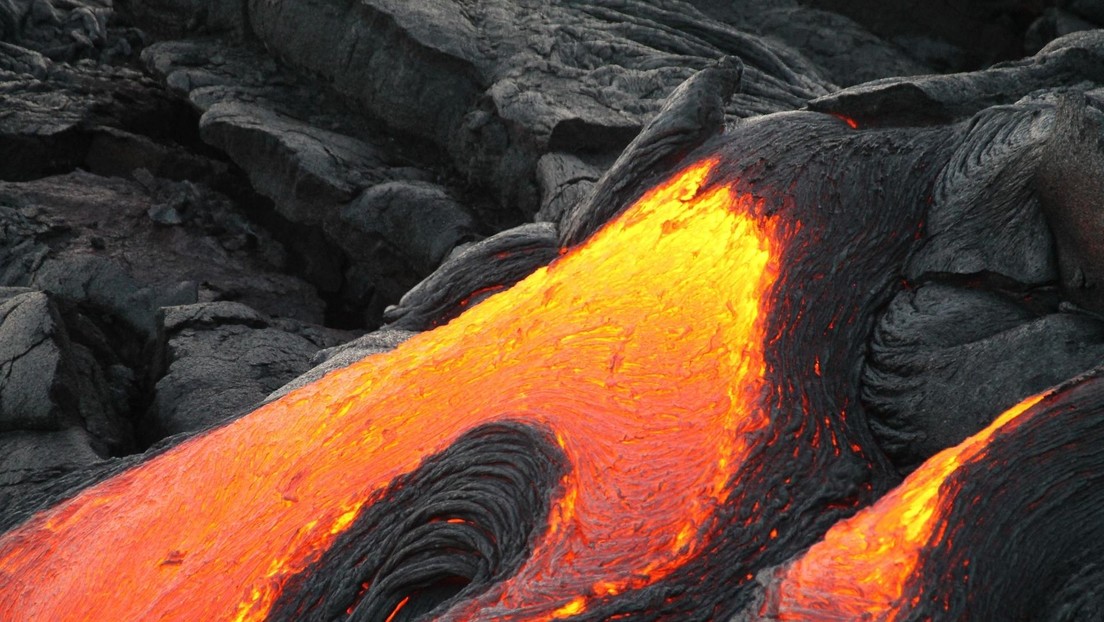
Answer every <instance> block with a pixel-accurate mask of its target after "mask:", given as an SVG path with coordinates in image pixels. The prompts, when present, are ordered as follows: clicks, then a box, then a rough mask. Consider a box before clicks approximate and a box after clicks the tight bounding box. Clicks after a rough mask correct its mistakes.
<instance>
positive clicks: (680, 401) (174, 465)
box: [0, 161, 792, 621]
mask: <svg viewBox="0 0 1104 622" xmlns="http://www.w3.org/2000/svg"><path fill="white" fill-rule="evenodd" d="M715 165H716V162H715V161H705V162H702V163H699V164H696V165H694V166H691V167H689V168H687V169H686V170H685V171H683V172H682V173H680V174H678V175H676V176H674V177H673V178H672V179H671V180H670V181H668V182H666V183H665V184H663V185H661V186H659V187H657V188H655V189H653V190H652V191H650V192H649V193H648V194H647V195H645V196H644V197H643V198H642V199H640V200H639V201H638V202H637V203H636V204H635V205H634V206H632V207H631V208H629V209H628V210H627V211H626V212H625V213H623V214H622V215H621V216H620V217H619V218H617V219H616V220H614V221H613V222H611V223H610V224H609V225H607V226H606V227H605V228H604V229H602V230H601V231H600V232H598V233H597V234H595V235H594V236H593V237H592V238H591V239H590V240H588V241H587V242H586V243H584V244H583V245H581V246H579V247H577V248H575V249H572V250H571V251H570V252H568V253H566V254H565V255H564V256H563V257H561V258H560V259H559V260H558V261H556V262H555V263H553V264H552V265H551V266H549V267H548V268H545V269H540V270H538V271H537V272H536V273H534V274H533V275H531V276H530V277H529V278H527V279H525V280H524V281H522V282H520V283H519V284H517V285H516V286H514V287H512V288H511V289H509V290H506V291H504V292H502V293H499V294H496V295H494V296H492V297H490V298H488V299H487V300H485V301H484V302H482V303H480V304H479V305H478V306H475V307H473V308H472V309H470V310H468V311H467V312H465V313H464V314H463V315H461V316H460V317H459V318H457V319H456V320H454V321H452V322H451V323H449V324H448V325H446V326H443V327H441V328H439V329H436V330H434V331H431V332H428V333H423V334H421V335H418V336H416V337H413V338H411V339H410V340H409V341H407V342H406V343H404V344H402V345H401V346H399V347H398V348H397V349H396V350H394V351H392V352H390V353H387V354H382V355H378V356H374V357H371V358H369V359H365V360H363V361H361V362H359V363H357V364H355V365H353V366H350V367H348V368H345V369H343V370H340V371H337V372H333V373H331V374H329V375H328V376H326V377H325V378H323V379H322V380H320V381H318V382H316V383H314V384H312V385H310V386H308V387H306V388H304V389H301V390H299V391H296V392H294V393H291V394H290V395H288V396H286V397H284V398H283V399H281V400H279V401H277V402H274V403H272V404H269V405H266V406H264V407H262V408H261V409H259V410H257V411H255V412H253V413H251V414H250V415H247V416H245V417H243V418H241V419H238V420H236V421H234V422H232V423H229V424H227V425H225V426H223V427H221V428H217V429H214V430H211V431H209V432H207V433H204V434H202V435H200V436H197V437H195V438H192V439H190V440H188V441H186V442H183V443H181V444H180V445H178V446H176V447H173V448H171V449H169V450H167V451H165V452H163V453H161V454H159V455H156V456H153V457H151V458H149V459H148V460H147V461H145V462H144V463H142V464H139V465H137V466H135V467H133V468H131V469H129V470H127V471H124V472H122V473H121V474H119V475H117V476H115V477H113V478H112V479H109V480H107V481H105V482H102V483H100V484H98V485H96V486H94V487H92V488H89V489H86V490H84V491H83V492H81V493H80V494H79V495H77V496H75V497H74V498H72V499H70V500H68V501H66V502H63V503H61V504H60V505H58V506H56V507H54V508H52V509H49V510H47V511H44V512H42V513H40V514H38V515H35V516H34V517H32V518H31V519H30V520H29V521H28V522H26V523H24V524H23V525H21V526H20V527H18V528H16V529H14V530H13V531H11V532H8V533H7V534H5V535H3V536H2V538H0V584H4V585H5V589H4V590H3V592H2V593H0V618H3V619H4V620H55V621H61V620H77V619H80V620H149V619H162V620H262V619H265V618H266V617H267V616H268V615H269V612H270V609H271V608H272V606H273V604H274V603H275V602H276V601H277V600H278V599H279V598H280V597H281V594H282V591H283V590H284V588H285V585H286V584H287V583H288V581H289V579H290V578H292V577H294V576H295V575H296V574H298V573H300V572H303V571H304V570H305V569H307V568H308V567H309V566H310V565H311V564H312V563H315V562H316V561H317V560H318V559H319V558H320V557H321V556H322V555H323V554H324V552H325V551H326V550H327V549H328V548H329V547H330V546H331V545H332V544H333V542H334V541H335V539H336V538H338V537H339V536H340V535H341V534H342V533H343V532H345V531H346V530H347V529H348V528H349V527H350V525H352V524H354V522H355V521H356V520H357V519H358V516H360V515H361V514H362V513H363V512H364V511H365V510H366V509H367V508H370V507H371V506H372V505H373V504H375V503H377V502H379V501H380V499H381V497H382V495H383V494H384V492H385V491H387V490H388V487H389V486H392V485H393V484H394V483H395V482H396V481H397V478H401V477H402V476H404V474H408V473H411V472H413V471H415V470H416V469H418V468H419V465H422V464H423V463H424V462H425V461H426V460H427V459H429V458H431V457H433V456H436V455H438V454H441V452H443V451H445V450H446V449H447V448H448V447H449V446H450V445H451V444H453V443H454V442H456V441H457V439H460V438H461V437H463V435H465V434H466V433H469V432H471V431H472V430H476V429H478V428H480V426H486V425H489V424H496V423H501V422H512V423H517V424H521V425H524V426H530V427H532V428H534V429H540V430H548V431H550V437H551V438H554V439H555V444H556V445H558V448H554V449H556V451H558V452H562V455H563V456H565V457H566V461H567V464H568V468H567V469H566V470H565V473H564V475H563V477H562V478H561V479H560V480H559V482H558V487H554V490H552V491H550V492H549V493H548V494H549V495H551V497H550V506H549V508H550V509H549V511H548V513H547V517H546V518H545V519H544V524H543V525H542V526H540V527H539V529H538V532H539V533H538V534H537V537H535V538H534V539H533V542H532V544H531V552H530V553H529V554H528V555H527V557H526V558H525V559H524V561H523V562H522V563H521V564H520V567H519V568H518V569H517V571H516V572H514V573H513V574H512V576H510V577H509V578H507V580H505V581H503V582H501V583H499V584H497V585H495V586H494V587H492V588H490V589H489V590H488V591H486V592H485V593H484V594H482V595H481V596H480V597H479V599H478V600H469V601H466V602H465V601H462V602H459V603H458V604H455V605H454V607H453V609H452V610H451V611H449V612H443V614H444V615H445V616H446V617H448V616H451V617H454V618H462V619H474V618H480V617H499V618H501V617H508V616H510V615H524V617H527V618H532V619H551V618H557V617H567V616H571V615H574V614H579V613H581V612H584V611H586V610H587V608H588V607H589V606H590V604H591V601H592V600H593V599H596V598H602V597H607V596H609V595H612V594H617V593H619V592H622V591H625V590H632V589H637V588H640V587H642V586H646V585H649V584H652V583H654V582H656V581H658V580H660V579H662V578H663V577H665V576H667V575H669V574H671V573H672V572H673V571H674V570H675V569H677V568H678V567H679V566H680V565H682V564H684V563H685V562H686V560H688V559H689V558H691V557H693V556H694V555H696V554H698V553H700V551H699V548H700V547H701V546H702V544H701V543H702V542H703V538H701V535H702V534H703V533H705V532H706V531H708V530H709V529H711V528H712V527H714V526H715V525H714V522H715V521H716V520H717V518H716V510H717V508H718V507H719V506H720V505H722V504H723V502H724V500H725V499H726V498H727V496H728V493H729V492H730V487H731V485H732V482H733V481H734V476H735V475H736V474H737V473H738V472H739V471H740V469H741V466H742V463H743V462H744V460H745V458H746V457H747V455H748V453H749V452H750V451H751V450H752V447H751V439H752V438H753V437H754V435H755V433H756V432H758V431H761V430H763V429H764V428H765V427H766V426H767V425H768V423H769V420H768V413H767V412H766V409H765V408H764V406H763V403H764V402H765V399H764V395H765V394H766V392H767V391H768V388H767V387H766V383H765V381H764V375H765V367H766V363H765V359H764V350H765V348H766V344H767V338H766V331H767V328H766V327H767V321H766V318H767V317H768V315H769V313H770V310H771V304H772V300H773V298H772V291H773V290H772V288H773V286H774V284H775V282H776V280H777V278H778V274H779V258H780V255H781V252H782V250H783V249H784V247H785V244H786V236H787V235H789V234H790V233H791V231H790V229H792V226H789V227H787V226H784V225H782V224H779V223H778V222H777V221H778V220H779V219H777V218H769V217H766V216H761V215H758V214H759V213H760V212H761V210H758V209H755V202H754V201H753V200H752V199H751V198H749V197H748V196H746V195H742V194H738V193H737V192H736V191H734V190H732V189H731V188H729V187H726V186H707V185H705V184H704V182H705V180H706V178H707V176H708V175H709V174H710V171H711V170H712V169H713V168H714V167H715ZM640 249H646V252H640ZM450 520H453V519H450ZM454 520H456V521H459V522H462V520H461V519H454ZM771 537H773V534H772V536H771ZM363 580H365V581H370V580H371V577H367V578H364V579H363ZM406 602H407V599H403V600H400V601H399V602H398V603H397V604H396V605H395V606H394V608H393V609H394V611H392V615H394V614H395V613H397V612H398V611H399V610H400V609H401V608H402V607H403V606H404V605H405V604H406ZM356 605H357V603H356V602H350V603H349V607H350V609H349V610H350V612H351V611H353V608H354V606H356ZM308 617H309V616H308Z"/></svg>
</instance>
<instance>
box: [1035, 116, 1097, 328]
mask: <svg viewBox="0 0 1104 622" xmlns="http://www.w3.org/2000/svg"><path fill="white" fill-rule="evenodd" d="M1086 103H1088V102H1087V101H1086V100H1085V99H1084V98H1083V97H1080V96H1072V97H1068V98H1065V99H1063V100H1062V101H1061V103H1060V104H1059V106H1058V111H1057V114H1056V115H1055V117H1056V118H1055V121H1054V130H1053V131H1052V132H1051V134H1050V136H1049V137H1048V141H1047V144H1046V146H1045V148H1044V149H1043V153H1042V165H1041V166H1040V167H1039V169H1038V171H1037V173H1036V175H1035V178H1034V180H1033V181H1034V186H1035V187H1036V188H1037V189H1038V193H1039V199H1040V204H1041V207H1042V210H1043V213H1044V214H1045V215H1046V220H1047V224H1049V225H1050V232H1051V233H1052V234H1053V236H1054V244H1055V246H1056V247H1057V255H1058V272H1059V275H1060V276H1061V285H1062V293H1063V294H1064V295H1065V297H1066V298H1067V299H1068V300H1070V301H1071V302H1074V303H1076V304H1079V305H1082V306H1084V307H1086V308H1088V309H1092V310H1093V311H1096V312H1098V313H1099V312H1104V113H1101V111H1100V110H1099V109H1096V108H1093V107H1092V106H1091V105H1086Z"/></svg>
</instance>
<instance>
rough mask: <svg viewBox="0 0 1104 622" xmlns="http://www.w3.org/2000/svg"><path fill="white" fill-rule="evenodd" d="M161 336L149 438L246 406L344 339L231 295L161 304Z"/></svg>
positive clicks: (190, 428)
mask: <svg viewBox="0 0 1104 622" xmlns="http://www.w3.org/2000/svg"><path fill="white" fill-rule="evenodd" d="M160 329H161V330H160V332H161V337H160V340H159V343H158V346H159V349H160V350H161V354H160V358H161V360H162V365H163V366H164V373H163V374H158V375H159V376H160V380H158V381H157V385H156V388H155V392H154V399H153V404H152V405H151V407H150V410H149V412H148V413H147V414H146V419H145V421H144V430H143V431H144V433H145V434H146V435H147V436H148V437H149V438H153V439H157V438H163V437H165V436H171V435H175V434H181V433H185V432H195V431H198V430H202V429H205V428H208V427H210V426H212V425H215V424H217V423H218V422H220V421H224V420H226V419H228V418H232V417H235V416H237V415H241V414H243V413H245V412H248V411H250V410H252V409H253V408H255V407H256V406H257V405H258V404H260V403H261V402H262V401H263V400H264V398H265V396H267V395H268V394H269V393H271V392H273V391H274V390H276V389H277V388H279V387H280V386H282V385H283V384H285V383H286V382H288V381H289V380H291V379H293V378H295V377H296V376H298V375H300V374H302V373H303V372H304V371H306V370H307V369H308V368H309V367H310V361H311V359H312V357H313V356H314V354H315V353H316V352H317V351H318V350H319V349H321V348H325V347H331V346H334V345H337V344H338V343H341V342H344V341H346V340H348V338H349V335H348V334H346V333H342V332H340V331H334V330H329V329H323V328H320V327H316V326H311V325H305V324H303V323H301V322H296V321H294V320H290V319H286V318H270V317H267V316H265V315H263V314H261V313H259V312H257V311H255V310H253V309H251V308H250V307H247V306H245V305H243V304H239V303H234V302H211V303H200V304H193V305H183V306H175V307H166V308H165V309H164V311H163V317H162V321H161V326H160Z"/></svg>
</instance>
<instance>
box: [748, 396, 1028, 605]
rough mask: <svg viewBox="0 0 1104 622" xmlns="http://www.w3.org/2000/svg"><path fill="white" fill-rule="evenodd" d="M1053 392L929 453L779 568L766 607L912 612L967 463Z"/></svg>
mask: <svg viewBox="0 0 1104 622" xmlns="http://www.w3.org/2000/svg"><path fill="white" fill-rule="evenodd" d="M1047 395H1048V393H1042V394H1038V395H1035V396H1032V397H1029V398H1027V399H1025V400H1023V401H1021V402H1020V403H1019V404H1017V405H1016V406H1014V407H1012V408H1010V409H1008V410H1007V411H1005V412H1004V413H1003V414H1001V415H1000V416H999V417H997V419H996V420H994V421H993V422H992V423H991V424H990V425H989V426H988V427H986V428H985V429H983V430H981V431H980V432H978V433H977V434H975V435H973V436H971V437H970V438H968V439H966V440H965V441H963V442H962V443H960V444H959V445H956V446H954V447H950V448H948V449H945V450H943V451H942V452H940V453H938V454H936V455H935V456H932V457H931V458H929V459H928V460H927V461H926V462H924V464H923V465H921V466H920V467H919V468H918V469H917V470H916V471H914V472H913V473H912V474H911V475H909V477H908V478H907V479H906V480H905V481H904V483H902V484H901V485H900V486H899V487H897V488H896V489H894V490H893V491H891V492H890V493H889V494H887V495H885V496H884V497H882V498H881V499H879V500H878V501H877V502H876V503H875V504H874V505H873V506H871V507H869V508H866V509H864V510H862V511H861V512H859V513H858V514H856V515H855V516H853V517H851V518H849V519H846V520H844V521H841V522H840V523H837V524H836V525H835V526H834V527H832V528H831V529H830V530H829V531H828V533H827V534H825V536H824V539H823V540H822V541H820V542H818V543H817V544H815V545H814V546H813V547H812V548H810V549H809V550H808V551H807V552H806V553H805V554H804V555H802V556H801V557H800V558H799V559H797V560H796V561H794V562H793V563H792V564H788V565H787V566H785V567H783V568H781V569H780V570H779V571H777V572H776V576H775V577H774V581H773V582H772V583H771V584H770V585H769V586H768V589H767V593H766V596H765V599H764V604H763V607H762V609H761V610H760V612H759V615H760V616H762V617H763V618H765V619H771V620H824V621H832V620H838V621H841V622H842V621H850V620H896V619H900V617H901V616H902V614H904V613H908V612H909V611H910V610H911V608H912V607H914V606H915V605H916V604H917V603H918V602H919V601H920V597H921V595H920V592H921V591H922V590H923V586H922V585H916V586H911V584H913V583H916V582H917V578H918V575H919V568H920V566H921V564H922V562H923V561H924V557H925V556H926V555H928V554H929V553H930V550H931V549H933V548H934V547H936V546H938V544H939V542H940V541H941V540H942V539H943V538H944V536H945V535H947V527H948V515H949V513H950V511H951V509H952V507H953V504H954V503H955V502H956V500H957V490H956V487H957V486H958V484H956V482H955V477H956V476H958V475H960V474H961V471H962V467H963V466H964V465H970V464H971V463H974V462H977V461H980V460H982V459H984V458H986V456H987V453H988V451H989V449H990V447H991V441H992V439H993V438H994V437H995V436H996V435H1008V434H1011V433H1013V432H1014V431H1015V430H1016V429H1017V428H1018V427H1019V426H1021V425H1022V424H1023V423H1024V422H1025V421H1026V420H1027V419H1029V418H1030V417H1032V416H1034V415H1038V412H1036V411H1037V410H1038V409H1035V410H1032V409H1033V407H1034V406H1035V405H1036V404H1038V403H1039V402H1040V401H1042V400H1043V398H1044V397H1046V396H1047ZM967 566H968V563H967ZM910 587H915V588H916V589H910ZM945 587H946V586H944V588H943V589H945ZM989 589H992V586H990V588H989ZM1009 619H1011V618H1009Z"/></svg>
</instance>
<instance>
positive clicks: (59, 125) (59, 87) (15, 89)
mask: <svg viewBox="0 0 1104 622" xmlns="http://www.w3.org/2000/svg"><path fill="white" fill-rule="evenodd" d="M0 110H3V111H4V112H3V114H0V179H5V180H27V179H34V178H37V177H41V176H44V175H49V174H55V173H65V172H69V171H72V170H73V169H74V168H76V167H78V166H88V163H89V157H90V150H91V148H92V145H93V142H94V141H95V140H96V137H97V136H100V135H102V134H104V132H106V131H113V132H116V133H124V134H127V135H135V134H137V135H144V136H146V137H147V139H148V140H150V141H152V142H157V143H161V144H162V145H163V146H162V148H161V149H162V151H163V152H164V154H163V155H161V156H160V157H159V160H160V161H163V162H165V163H166V164H165V166H164V167H163V168H164V169H171V168H175V166H176V165H177V164H178V163H180V162H193V161H202V160H203V159H202V158H200V157H197V156H195V155H184V154H180V155H179V156H178V157H177V158H176V159H175V160H174V159H173V158H172V157H171V155H170V154H175V153H180V152H181V151H182V150H181V149H180V147H179V145H178V144H177V143H178V142H182V141H186V137H185V136H181V135H180V133H181V132H184V133H188V132H191V133H193V134H194V129H188V128H193V127H194V119H195V117H194V114H193V113H192V111H191V110H190V109H189V108H188V106H187V105H186V104H184V103H182V102H180V101H178V100H176V99H175V98H173V97H172V96H170V95H169V94H168V93H165V92H164V90H163V89H162V88H161V87H160V86H159V85H158V84H157V83H156V82H154V81H153V80H150V79H149V78H145V77H143V76H142V75H141V74H139V73H137V72H135V71H133V70H128V69H123V68H113V67H108V66H96V65H89V64H83V65H76V66H74V65H69V64H65V63H55V62H51V61H49V60H47V59H46V58H45V57H44V56H42V55H39V54H37V53H35V52H31V51H28V50H23V49H21V48H15V47H13V46H0ZM102 128H113V129H112V130H104V129H102ZM182 128H183V129H182ZM146 151H147V152H148V151H150V150H149V149H146ZM157 164H158V162H157V161H154V162H150V163H147V164H146V166H147V167H149V166H156V165H157ZM113 166H114V167H115V168H116V169H118V168H119V163H116V164H114V165H113ZM195 166H196V165H195V164H189V167H190V168H192V169H194V168H195ZM185 170H187V169H185ZM182 172H184V171H182Z"/></svg>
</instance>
